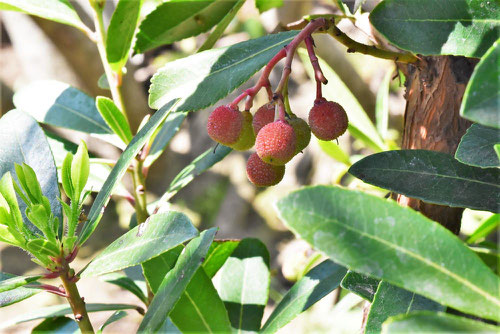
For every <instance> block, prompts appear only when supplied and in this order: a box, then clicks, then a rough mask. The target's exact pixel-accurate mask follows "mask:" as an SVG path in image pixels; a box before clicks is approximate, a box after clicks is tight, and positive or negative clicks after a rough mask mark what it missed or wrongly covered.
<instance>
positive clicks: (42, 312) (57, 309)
mask: <svg viewBox="0 0 500 334" xmlns="http://www.w3.org/2000/svg"><path fill="white" fill-rule="evenodd" d="M85 306H86V308H87V312H102V311H116V310H135V309H137V306H136V305H129V304H86V305H85ZM68 314H73V311H72V310H71V307H70V306H69V305H68V304H62V305H54V306H48V307H42V308H39V309H36V310H33V311H29V312H25V313H24V314H22V315H20V316H18V317H15V318H12V319H10V320H8V321H4V322H3V323H2V324H0V329H4V328H7V327H10V326H13V325H17V324H20V323H23V322H27V321H32V320H36V319H44V318H52V317H60V316H65V315H68Z"/></svg>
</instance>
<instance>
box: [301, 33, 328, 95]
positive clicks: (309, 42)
mask: <svg viewBox="0 0 500 334" xmlns="http://www.w3.org/2000/svg"><path fill="white" fill-rule="evenodd" d="M304 42H305V43H306V47H307V53H308V54H309V59H310V60H311V65H312V67H313V70H314V79H315V80H316V99H320V98H322V97H323V93H322V90H321V88H322V87H321V85H322V84H324V85H326V84H327V83H328V80H327V79H326V78H325V76H324V75H323V71H322V70H321V67H320V66H319V61H318V57H316V53H315V52H314V40H313V38H312V36H311V35H309V36H307V37H306V39H305V40H304Z"/></svg>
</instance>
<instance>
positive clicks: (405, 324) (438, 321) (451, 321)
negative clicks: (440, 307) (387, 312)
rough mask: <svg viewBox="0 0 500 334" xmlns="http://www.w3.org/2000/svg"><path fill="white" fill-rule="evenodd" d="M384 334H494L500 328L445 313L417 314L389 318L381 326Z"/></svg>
mask: <svg viewBox="0 0 500 334" xmlns="http://www.w3.org/2000/svg"><path fill="white" fill-rule="evenodd" d="M382 328H383V333H384V334H405V333H408V334H413V333H443V334H444V333H474V334H480V333H482V334H486V333H489V334H494V333H498V331H500V327H496V326H492V325H488V324H485V323H484V322H480V321H475V320H470V319H467V318H464V317H458V316H456V315H451V314H446V313H435V312H426V311H422V312H418V313H413V314H408V315H401V316H396V317H392V318H390V319H389V320H388V321H386V322H385V323H384V325H383V326H382Z"/></svg>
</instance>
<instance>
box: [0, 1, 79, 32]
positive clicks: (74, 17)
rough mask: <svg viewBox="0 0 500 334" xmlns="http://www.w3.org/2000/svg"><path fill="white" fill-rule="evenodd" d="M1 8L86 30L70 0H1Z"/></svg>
mask: <svg viewBox="0 0 500 334" xmlns="http://www.w3.org/2000/svg"><path fill="white" fill-rule="evenodd" d="M0 10H15V11H21V12H24V13H26V14H29V15H35V16H38V17H41V18H44V19H47V20H51V21H56V22H59V23H63V24H68V25H70V26H73V27H76V28H78V29H80V30H85V25H84V24H83V22H82V21H81V20H80V18H79V17H78V14H77V13H76V11H75V9H74V8H73V6H71V3H70V2H69V1H68V0H0Z"/></svg>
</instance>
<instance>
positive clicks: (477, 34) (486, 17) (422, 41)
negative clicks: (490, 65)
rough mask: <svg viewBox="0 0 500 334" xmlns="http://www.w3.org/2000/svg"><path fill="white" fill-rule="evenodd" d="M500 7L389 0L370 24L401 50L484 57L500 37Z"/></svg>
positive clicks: (470, 1) (468, 0) (464, 1)
mask: <svg viewBox="0 0 500 334" xmlns="http://www.w3.org/2000/svg"><path fill="white" fill-rule="evenodd" d="M499 18H500V5H499V2H498V1H484V0H459V1H458V0H440V1H434V0H419V1H415V0H386V1H382V2H381V3H380V4H379V5H378V6H377V7H376V8H375V9H374V10H373V11H372V12H371V14H370V22H371V23H372V25H373V26H374V27H375V29H377V30H378V31H379V32H380V33H381V34H382V35H383V36H384V37H385V38H387V39H388V40H389V42H391V43H392V44H394V45H396V46H397V47H399V48H401V49H403V50H408V51H411V52H413V53H419V54H423V55H456V56H466V57H481V56H482V55H483V54H484V53H485V52H486V50H487V49H488V48H489V47H490V45H491V44H493V42H495V40H496V39H498V37H499V36H500V30H499V29H498V27H499V25H500V19H499Z"/></svg>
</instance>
